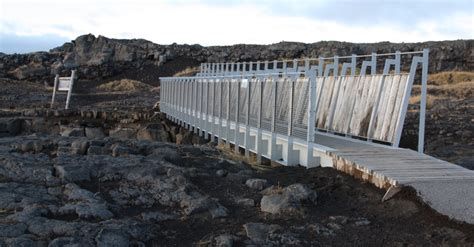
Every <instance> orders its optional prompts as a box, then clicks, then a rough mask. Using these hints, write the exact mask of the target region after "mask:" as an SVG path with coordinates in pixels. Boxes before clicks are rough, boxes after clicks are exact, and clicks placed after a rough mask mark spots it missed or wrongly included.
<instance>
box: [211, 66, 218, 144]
mask: <svg viewBox="0 0 474 247" xmlns="http://www.w3.org/2000/svg"><path fill="white" fill-rule="evenodd" d="M219 73H220V72H219ZM214 78H215V77H214ZM216 81H217V79H213V80H211V81H210V85H209V87H210V88H211V89H210V90H211V91H212V96H208V98H210V101H211V102H212V103H211V110H210V111H211V126H210V127H209V131H211V142H214V141H215V139H216V130H215V128H214V127H215V125H214V123H215V121H214V120H215V118H214V110H215V109H214V108H215V105H216Z"/></svg>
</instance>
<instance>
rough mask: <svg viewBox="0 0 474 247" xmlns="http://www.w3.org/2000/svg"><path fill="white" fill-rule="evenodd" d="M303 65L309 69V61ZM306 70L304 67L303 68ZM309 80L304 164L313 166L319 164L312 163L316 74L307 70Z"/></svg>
mask: <svg viewBox="0 0 474 247" xmlns="http://www.w3.org/2000/svg"><path fill="white" fill-rule="evenodd" d="M305 67H306V68H308V69H309V67H310V66H309V61H308V60H306V61H305ZM305 70H306V69H305ZM307 76H308V80H309V102H308V132H307V137H306V141H307V142H308V149H307V152H306V162H307V164H306V166H307V167H313V166H317V165H319V164H314V163H313V162H314V159H313V147H314V142H315V139H314V134H315V133H314V128H315V124H316V76H315V74H314V73H309V72H307Z"/></svg>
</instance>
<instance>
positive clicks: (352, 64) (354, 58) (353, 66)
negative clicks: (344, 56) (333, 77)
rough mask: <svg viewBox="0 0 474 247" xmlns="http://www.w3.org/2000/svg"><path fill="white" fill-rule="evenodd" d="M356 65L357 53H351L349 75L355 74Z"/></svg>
mask: <svg viewBox="0 0 474 247" xmlns="http://www.w3.org/2000/svg"><path fill="white" fill-rule="evenodd" d="M356 65H357V55H355V54H352V56H351V75H353V76H354V75H355V74H356Z"/></svg>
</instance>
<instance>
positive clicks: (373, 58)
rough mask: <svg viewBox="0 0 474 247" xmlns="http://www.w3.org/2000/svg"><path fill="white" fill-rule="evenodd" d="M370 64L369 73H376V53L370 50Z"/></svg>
mask: <svg viewBox="0 0 474 247" xmlns="http://www.w3.org/2000/svg"><path fill="white" fill-rule="evenodd" d="M371 62H372V65H370V74H371V75H375V74H377V53H375V52H372V61H371Z"/></svg>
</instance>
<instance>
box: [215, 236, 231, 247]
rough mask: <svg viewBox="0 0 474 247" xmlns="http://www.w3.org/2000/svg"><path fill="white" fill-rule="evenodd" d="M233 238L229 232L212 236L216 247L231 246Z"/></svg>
mask: <svg viewBox="0 0 474 247" xmlns="http://www.w3.org/2000/svg"><path fill="white" fill-rule="evenodd" d="M234 238H236V237H235V236H233V235H231V234H221V235H219V236H217V237H215V238H214V241H215V242H216V243H215V244H216V245H215V246H216V247H232V246H233V245H234Z"/></svg>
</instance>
